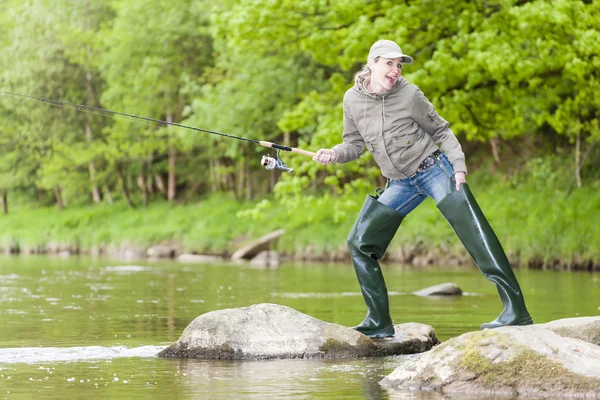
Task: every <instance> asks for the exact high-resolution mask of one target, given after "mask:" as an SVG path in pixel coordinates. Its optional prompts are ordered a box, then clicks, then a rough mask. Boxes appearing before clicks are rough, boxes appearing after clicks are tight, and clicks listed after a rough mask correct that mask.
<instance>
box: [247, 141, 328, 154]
mask: <svg viewBox="0 0 600 400" xmlns="http://www.w3.org/2000/svg"><path fill="white" fill-rule="evenodd" d="M258 144H260V145H261V146H263V147H269V148H273V149H278V150H284V151H291V152H292V153H297V154H302V155H303V156H308V157H314V156H316V155H317V153H313V152H312V151H307V150H302V149H298V148H296V147H289V146H282V145H280V144H277V143H272V142H267V141H264V140H259V141H258Z"/></svg>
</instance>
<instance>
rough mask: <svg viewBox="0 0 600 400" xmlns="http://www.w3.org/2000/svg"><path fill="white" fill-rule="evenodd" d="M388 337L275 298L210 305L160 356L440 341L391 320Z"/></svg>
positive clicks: (384, 349)
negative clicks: (231, 306)
mask: <svg viewBox="0 0 600 400" xmlns="http://www.w3.org/2000/svg"><path fill="white" fill-rule="evenodd" d="M395 328H396V335H395V336H394V337H392V338H387V339H379V340H372V339H370V338H368V337H367V336H365V335H363V334H361V333H359V332H357V331H355V330H354V329H351V328H347V327H344V326H341V325H337V324H332V323H329V322H324V321H321V320H318V319H316V318H313V317H311V316H308V315H306V314H303V313H301V312H298V311H296V310H294V309H292V308H289V307H286V306H282V305H277V304H257V305H253V306H250V307H244V308H234V309H226V310H219V311H212V312H209V313H206V314H203V315H201V316H199V317H198V318H196V319H195V320H194V321H192V323H191V324H190V325H189V326H188V327H187V328H186V329H185V330H184V331H183V334H182V335H181V337H180V338H179V340H177V342H175V343H174V344H172V345H171V346H169V347H168V348H166V349H165V350H163V351H161V352H160V353H159V354H158V355H159V356H161V357H186V358H210V359H235V360H243V359H247V360H255V359H275V358H356V357H375V356H387V355H395V354H412V353H416V352H423V351H427V350H429V349H431V348H432V347H433V346H434V345H435V344H437V343H439V342H438V340H437V338H436V337H435V333H434V331H433V328H431V327H430V326H427V325H422V324H400V325H396V326H395Z"/></svg>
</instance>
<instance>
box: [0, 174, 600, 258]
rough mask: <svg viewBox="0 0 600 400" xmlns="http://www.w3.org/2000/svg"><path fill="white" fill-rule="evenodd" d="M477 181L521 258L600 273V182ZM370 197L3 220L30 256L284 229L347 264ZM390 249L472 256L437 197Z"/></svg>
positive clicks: (228, 245) (227, 200)
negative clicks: (55, 249)
mask: <svg viewBox="0 0 600 400" xmlns="http://www.w3.org/2000/svg"><path fill="white" fill-rule="evenodd" d="M469 184H470V186H471V189H472V191H473V192H474V193H475V195H476V196H477V199H478V202H479V204H480V205H481V207H482V209H483V210H484V212H485V213H486V215H487V217H488V219H489V220H490V222H491V224H492V226H493V227H494V230H495V231H496V233H497V234H498V236H499V237H500V240H501V242H502V244H503V246H504V247H505V249H506V251H507V253H508V254H509V256H510V258H511V260H513V261H514V262H516V263H519V264H521V265H523V266H525V265H528V266H530V267H536V268H541V267H544V268H546V267H550V268H577V269H592V268H594V269H600V190H599V189H600V183H599V182H592V183H590V184H587V185H586V186H584V187H583V188H581V189H575V190H573V191H572V192H571V193H570V194H568V195H567V187H566V185H564V184H563V183H560V182H558V180H557V179H554V178H552V177H551V176H548V175H547V174H543V179H539V177H537V178H536V177H535V176H534V175H533V174H528V175H526V176H519V177H513V178H511V179H506V178H502V179H499V178H493V177H491V175H488V174H486V173H485V172H484V171H480V172H478V173H475V174H472V175H469ZM364 197H365V193H357V194H355V195H352V196H348V197H345V198H344V199H343V200H340V199H339V198H333V197H331V196H322V197H312V196H308V197H306V199H304V200H303V201H302V202H298V203H296V205H295V206H290V205H289V203H286V206H285V207H284V206H283V205H282V203H281V202H279V201H277V200H275V199H261V200H257V201H255V202H236V201H234V200H233V199H232V198H231V196H230V195H228V194H220V195H215V196H212V197H210V198H206V199H201V200H197V201H195V202H193V203H190V204H187V205H170V204H168V203H166V202H153V203H151V205H150V206H148V207H147V208H138V209H135V210H132V209H129V208H127V206H126V205H125V204H124V203H115V204H111V205H109V204H101V205H97V206H87V207H81V208H73V207H67V208H66V209H65V210H64V211H62V212H58V211H57V210H56V209H55V208H54V207H25V206H21V207H18V206H16V207H13V208H11V211H10V213H9V215H2V216H0V247H1V248H2V249H4V250H5V251H6V249H10V248H13V249H14V248H19V249H20V250H21V252H31V251H33V250H32V249H38V250H39V249H44V248H48V247H50V246H51V245H53V246H56V244H62V245H65V246H67V245H68V246H73V247H75V248H77V249H79V250H81V251H82V252H85V251H89V249H91V248H93V247H94V246H109V245H112V246H120V245H131V246H138V247H147V246H149V245H152V244H157V243H165V242H176V243H179V244H180V245H181V246H182V247H183V249H184V250H185V251H186V252H196V253H212V254H215V253H217V254H231V253H232V252H233V251H235V249H236V248H237V247H239V246H240V245H241V244H243V243H244V241H245V240H246V241H247V240H250V239H255V238H257V237H259V236H260V235H262V234H265V233H268V232H270V231H272V230H275V229H280V228H284V229H286V234H284V235H283V236H282V237H281V238H280V239H279V242H278V243H277V245H276V247H277V249H278V250H280V251H282V252H284V253H286V254H289V255H293V256H296V257H298V258H304V259H322V260H342V259H344V257H346V251H345V237H346V235H347V232H348V231H349V230H350V228H351V226H352V223H353V219H354V217H355V216H356V214H357V213H358V210H359V209H360V206H361V205H362V202H363V200H364ZM388 253H389V254H390V255H392V256H394V255H395V256H396V257H395V258H396V259H398V258H400V261H407V262H411V260H413V259H415V257H420V258H419V259H420V260H421V261H420V262H423V257H425V262H434V263H435V262H443V261H444V260H446V259H447V258H448V257H453V256H457V257H459V259H462V260H464V259H465V254H466V253H465V251H464V249H463V248H462V246H461V244H460V242H459V241H458V239H457V238H456V237H455V235H454V233H453V232H452V231H451V228H450V227H449V226H448V224H447V223H446V221H445V220H444V218H443V217H442V215H441V214H440V213H439V212H438V211H437V209H436V207H435V204H433V201H430V200H427V201H426V202H425V203H424V204H423V205H422V206H421V207H419V208H417V210H415V211H414V212H413V213H412V214H411V215H410V216H409V217H408V218H406V220H405V222H404V223H403V224H402V226H401V227H400V230H399V232H398V234H397V235H396V237H395V238H394V241H393V242H392V245H391V246H390V250H389V251H388ZM428 258H429V261H427V259H428ZM440 258H441V259H440Z"/></svg>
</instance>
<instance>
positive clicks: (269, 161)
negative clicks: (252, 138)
mask: <svg viewBox="0 0 600 400" xmlns="http://www.w3.org/2000/svg"><path fill="white" fill-rule="evenodd" d="M260 163H261V164H262V166H263V167H265V168H266V169H268V170H269V171H270V170H272V169H281V170H284V171H287V172H289V173H290V174H291V173H292V172H294V170H293V169H292V168H290V167H288V166H287V165H285V163H284V162H283V161H281V158H280V157H279V150H277V159H275V158H273V157H269V156H267V155H264V156H262V158H261V159H260Z"/></svg>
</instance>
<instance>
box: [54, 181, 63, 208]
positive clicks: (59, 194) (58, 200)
mask: <svg viewBox="0 0 600 400" xmlns="http://www.w3.org/2000/svg"><path fill="white" fill-rule="evenodd" d="M54 197H56V208H58V210H59V211H62V210H63V199H62V191H61V189H60V186H56V187H55V188H54Z"/></svg>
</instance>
